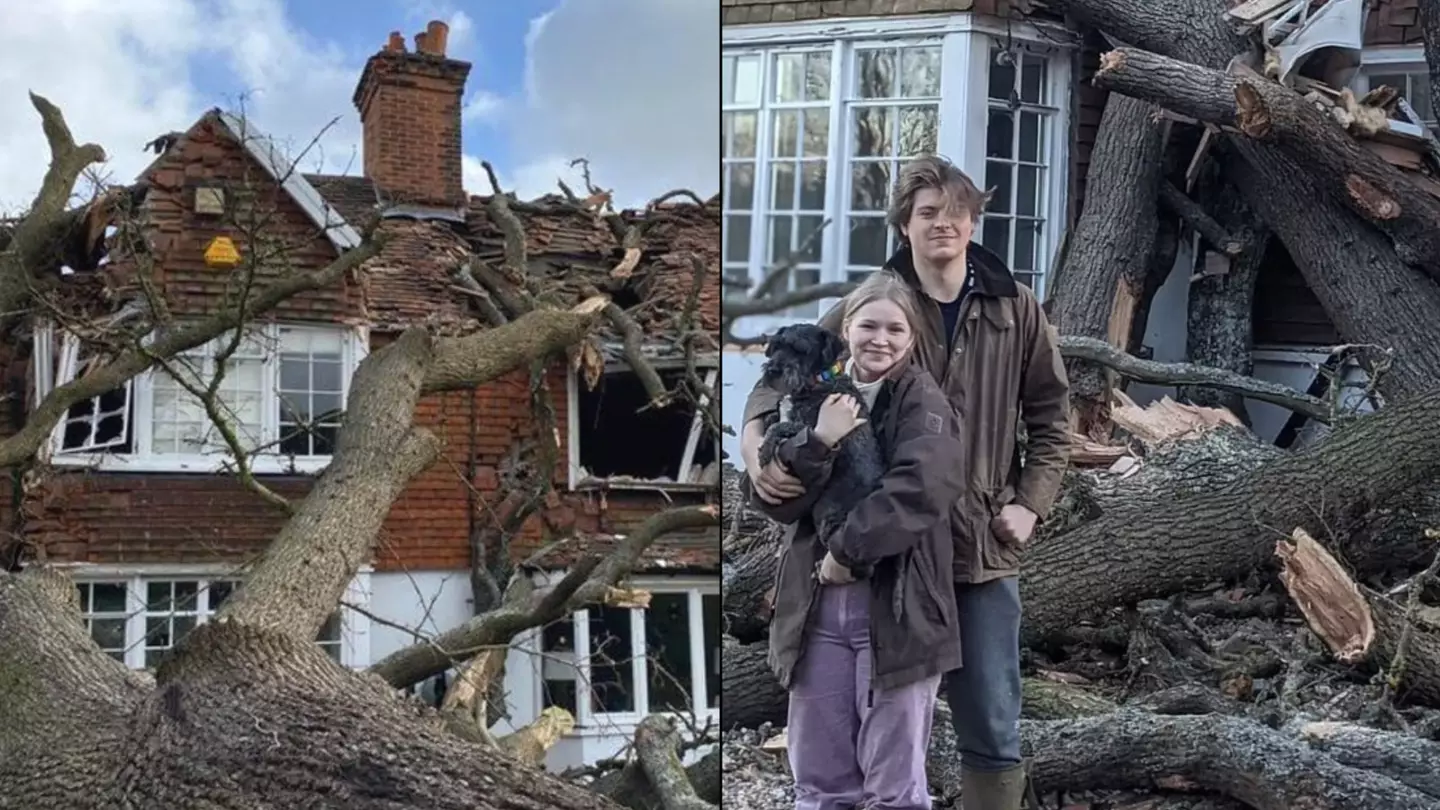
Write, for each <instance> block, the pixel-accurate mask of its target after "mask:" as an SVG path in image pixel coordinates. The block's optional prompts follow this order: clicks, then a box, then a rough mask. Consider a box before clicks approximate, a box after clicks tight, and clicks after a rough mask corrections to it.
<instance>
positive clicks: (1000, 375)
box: [741, 157, 1069, 810]
mask: <svg viewBox="0 0 1440 810" xmlns="http://www.w3.org/2000/svg"><path fill="white" fill-rule="evenodd" d="M987 201H988V195H986V194H984V193H983V192H981V191H980V190H979V189H978V188H976V186H975V184H974V183H973V182H972V181H971V180H970V178H969V177H968V176H966V175H965V173H964V172H962V171H960V169H959V168H957V167H956V166H955V165H954V164H952V163H950V162H949V161H947V160H945V159H943V158H939V157H926V158H921V159H919V160H916V161H914V162H912V163H910V164H909V165H908V166H906V167H905V169H904V170H903V171H902V172H901V174H900V178H899V182H898V183H897V184H896V187H895V193H894V197H893V200H892V202H891V207H890V211H889V214H888V222H889V223H890V225H891V226H892V227H894V228H895V229H896V231H897V233H898V234H899V236H900V241H901V244H902V247H901V249H900V250H899V251H897V252H896V254H895V255H894V256H892V257H891V258H890V260H889V261H888V262H886V264H885V270H884V271H890V272H894V273H897V274H898V275H899V276H900V277H901V278H903V279H905V280H906V281H907V282H908V283H910V285H911V286H913V287H914V288H915V289H916V290H917V291H919V292H920V293H921V295H920V300H921V305H922V306H921V310H922V311H921V324H920V325H919V326H918V327H917V328H916V335H915V340H916V345H915V349H914V351H913V356H914V362H918V363H920V364H921V365H922V366H923V367H924V368H925V370H927V371H929V372H930V374H931V375H932V376H933V377H934V378H935V379H936V380H938V381H939V382H940V385H941V387H942V388H943V389H944V390H945V392H946V394H947V396H948V397H949V399H950V402H951V404H952V405H954V406H955V409H956V411H957V412H958V413H959V416H960V422H961V432H962V438H963V440H964V446H965V452H967V453H968V454H969V458H968V461H969V469H970V470H971V471H972V472H971V475H970V480H969V484H968V487H967V488H966V492H965V494H964V495H962V496H961V498H960V500H959V501H957V502H956V503H955V505H954V507H953V509H952V510H951V524H952V531H953V533H954V542H955V582H956V585H955V591H956V603H957V606H958V608H959V616H960V626H959V631H960V640H961V646H962V657H963V660H964V664H963V666H962V667H961V668H960V669H958V670H955V671H953V672H951V673H950V674H949V676H948V678H947V688H946V695H945V698H946V702H948V703H949V704H950V710H951V712H952V715H953V718H954V724H955V734H956V737H957V738H958V740H959V748H960V751H961V753H962V757H963V759H962V773H963V777H962V785H961V790H962V795H963V802H964V806H965V807H966V808H967V810H1020V806H1021V800H1022V798H1023V795H1024V790H1025V772H1024V764H1023V762H1022V759H1021V754H1020V590H1019V583H1018V574H1019V569H1020V557H1021V550H1022V549H1023V548H1024V546H1025V544H1026V543H1027V542H1028V541H1029V539H1030V536H1031V534H1032V533H1033V532H1034V530H1035V525H1036V523H1037V522H1038V521H1039V520H1041V519H1042V518H1043V517H1044V516H1045V514H1046V513H1047V512H1049V510H1050V507H1051V504H1052V503H1053V502H1054V500H1055V496H1056V493H1057V492H1058V490H1059V488H1060V481H1061V477H1062V476H1063V474H1064V471H1065V465H1066V463H1067V461H1068V458H1069V430H1068V428H1069V383H1068V381H1067V379H1066V377H1065V368H1064V365H1063V363H1062V361H1061V358H1060V351H1059V349H1058V347H1057V345H1056V336H1055V334H1054V332H1053V331H1052V330H1051V329H1050V326H1049V324H1048V322H1047V321H1046V319H1045V313H1044V312H1043V311H1042V310H1041V308H1040V304H1039V302H1038V301H1037V300H1036V299H1035V295H1034V293H1032V292H1031V291H1030V289H1029V288H1027V287H1025V286H1023V285H1020V284H1017V283H1016V282H1015V279H1014V277H1012V276H1011V275H1010V271H1009V270H1008V269H1007V268H1006V267H1005V263H1004V261H1002V260H1001V259H1000V258H999V257H998V256H996V255H995V254H994V253H992V252H990V251H988V250H986V249H985V248H984V247H982V246H980V245H978V244H974V243H972V242H971V241H970V238H971V235H972V234H973V233H974V230H975V224H976V222H977V221H978V220H979V218H980V214H981V213H982V211H983V210H984V207H985V204H986V202H987ZM884 271H882V272H884ZM840 312H841V307H839V306H837V307H835V308H834V309H832V310H831V311H830V312H828V313H827V314H826V315H825V316H824V317H823V318H821V320H820V324H821V325H822V326H825V327H827V328H829V329H831V330H832V331H836V332H838V331H839V329H840ZM780 399H781V397H780V394H779V393H778V392H776V391H774V390H773V389H771V388H769V387H767V386H765V385H764V383H763V382H762V383H761V384H759V385H757V386H756V387H755V389H754V390H753V391H751V393H750V397H749V399H748V400H747V401H746V403H745V425H744V428H743V431H742V435H741V455H742V457H743V458H744V462H745V469H746V471H747V472H748V473H749V477H750V480H751V482H752V483H753V486H754V488H755V493H756V495H757V497H759V498H761V499H763V500H765V501H767V502H770V503H776V502H779V501H783V500H787V499H789V498H794V497H797V496H798V495H800V494H802V493H803V492H804V488H803V487H802V486H801V485H800V482H799V480H797V479H796V478H795V477H793V476H792V475H790V474H789V473H788V472H787V471H786V470H785V469H784V468H783V467H781V466H779V465H778V464H776V463H774V462H772V463H771V464H770V465H768V466H766V467H765V468H763V469H762V468H761V467H760V464H759V449H760V444H761V441H762V440H763V438H764V419H765V417H766V416H767V415H768V414H770V413H772V412H774V411H775V410H777V409H778V407H779V404H780ZM1020 420H1024V424H1025V427H1026V432H1027V441H1026V444H1025V447H1024V450H1025V453H1024V457H1025V461H1024V464H1023V465H1022V464H1021V461H1020V448H1019V446H1018V442H1017V435H1016V434H1017V428H1018V425H1019V421H1020ZM956 463H960V462H959V460H957V462H956Z"/></svg>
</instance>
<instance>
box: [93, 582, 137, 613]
mask: <svg viewBox="0 0 1440 810" xmlns="http://www.w3.org/2000/svg"><path fill="white" fill-rule="evenodd" d="M91 588H92V591H91V593H92V594H93V596H94V599H93V605H92V606H91V607H90V608H88V609H87V610H93V611H94V612H96V613H124V612H125V610H126V607H125V592H126V590H127V588H126V586H125V583H123V582H96V583H95V584H94V585H92V586H91Z"/></svg>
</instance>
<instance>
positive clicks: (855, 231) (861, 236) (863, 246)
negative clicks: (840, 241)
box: [849, 217, 888, 267]
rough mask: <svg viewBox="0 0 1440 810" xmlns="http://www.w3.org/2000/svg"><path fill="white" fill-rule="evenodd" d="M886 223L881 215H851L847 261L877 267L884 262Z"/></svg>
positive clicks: (885, 257)
mask: <svg viewBox="0 0 1440 810" xmlns="http://www.w3.org/2000/svg"><path fill="white" fill-rule="evenodd" d="M886 227H887V226H886V225H885V220H884V218H882V217H852V218H851V220H850V256H849V263H850V264H852V265H860V266H863V267H879V266H881V265H882V264H884V263H885V259H887V258H888V256H886V244H885V241H886Z"/></svg>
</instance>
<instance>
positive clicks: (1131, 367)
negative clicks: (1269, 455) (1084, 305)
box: [1060, 335, 1332, 424]
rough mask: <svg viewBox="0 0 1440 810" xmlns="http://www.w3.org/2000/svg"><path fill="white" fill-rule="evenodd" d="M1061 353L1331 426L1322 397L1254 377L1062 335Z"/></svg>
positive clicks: (1145, 378)
mask: <svg viewBox="0 0 1440 810" xmlns="http://www.w3.org/2000/svg"><path fill="white" fill-rule="evenodd" d="M1060 353H1061V354H1063V355H1064V356H1065V357H1069V358H1076V359H1080V360H1088V361H1090V362H1092V363H1098V364H1100V365H1102V366H1105V367H1106V368H1110V369H1113V370H1114V371H1115V372H1116V373H1118V374H1120V375H1121V376H1122V377H1127V378H1129V379H1132V380H1135V381H1136V382H1142V383H1154V384H1159V385H1177V386H1178V385H1194V386H1204V387H1207V388H1214V389H1217V390H1220V391H1228V392H1230V393H1235V394H1241V395H1243V396H1246V397H1249V398H1251V399H1254V400H1257V401H1260V402H1268V403H1270V404H1272V405H1279V406H1280V407H1282V408H1287V409H1289V410H1291V411H1294V412H1296V413H1301V414H1304V415H1305V416H1308V417H1309V418H1311V419H1314V420H1316V421H1317V422H1322V423H1325V424H1329V423H1330V421H1331V419H1332V414H1331V413H1330V406H1329V405H1328V404H1327V403H1326V402H1325V401H1324V400H1322V399H1320V398H1319V397H1313V396H1310V395H1309V394H1306V393H1304V392H1301V391H1296V390H1295V389H1293V388H1290V387H1289V386H1286V385H1280V384H1279V383H1272V382H1268V381H1266V380H1260V379H1256V378H1254V377H1243V376H1241V375H1239V374H1235V373H1233V372H1230V371H1225V370H1223V369H1218V368H1208V367H1206V366H1198V365H1195V364H1192V363H1161V362H1158V361H1155V360H1143V359H1141V358H1139V357H1136V356H1134V355H1131V354H1126V353H1125V352H1123V351H1121V350H1119V349H1117V348H1115V347H1114V346H1111V345H1110V344H1109V343H1106V342H1105V341H1103V340H1096V339H1094V338H1087V337H1079V336H1076V335H1063V336H1061V338H1060Z"/></svg>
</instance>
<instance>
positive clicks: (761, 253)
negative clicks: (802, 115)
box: [750, 51, 775, 289]
mask: <svg viewBox="0 0 1440 810" xmlns="http://www.w3.org/2000/svg"><path fill="white" fill-rule="evenodd" d="M772 61H773V60H771V58H770V52H769V51H762V52H761V53H760V106H759V110H758V112H757V113H756V115H755V207H754V210H752V211H751V218H750V266H751V267H752V268H757V269H756V270H754V271H752V273H751V275H752V278H751V279H750V288H751V289H754V287H755V285H756V284H759V283H760V280H761V279H762V278H764V277H765V271H766V270H768V269H769V266H770V262H769V261H768V260H767V259H766V255H767V250H768V245H769V231H770V148H771V147H770V140H771V138H772V136H773V134H774V133H773V132H772V130H773V128H774V126H775V113H774V111H773V110H772V109H771V107H770V95H769V94H770V92H771V89H770V82H771V73H773V71H774V68H773V66H772V65H771V62H772Z"/></svg>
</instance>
